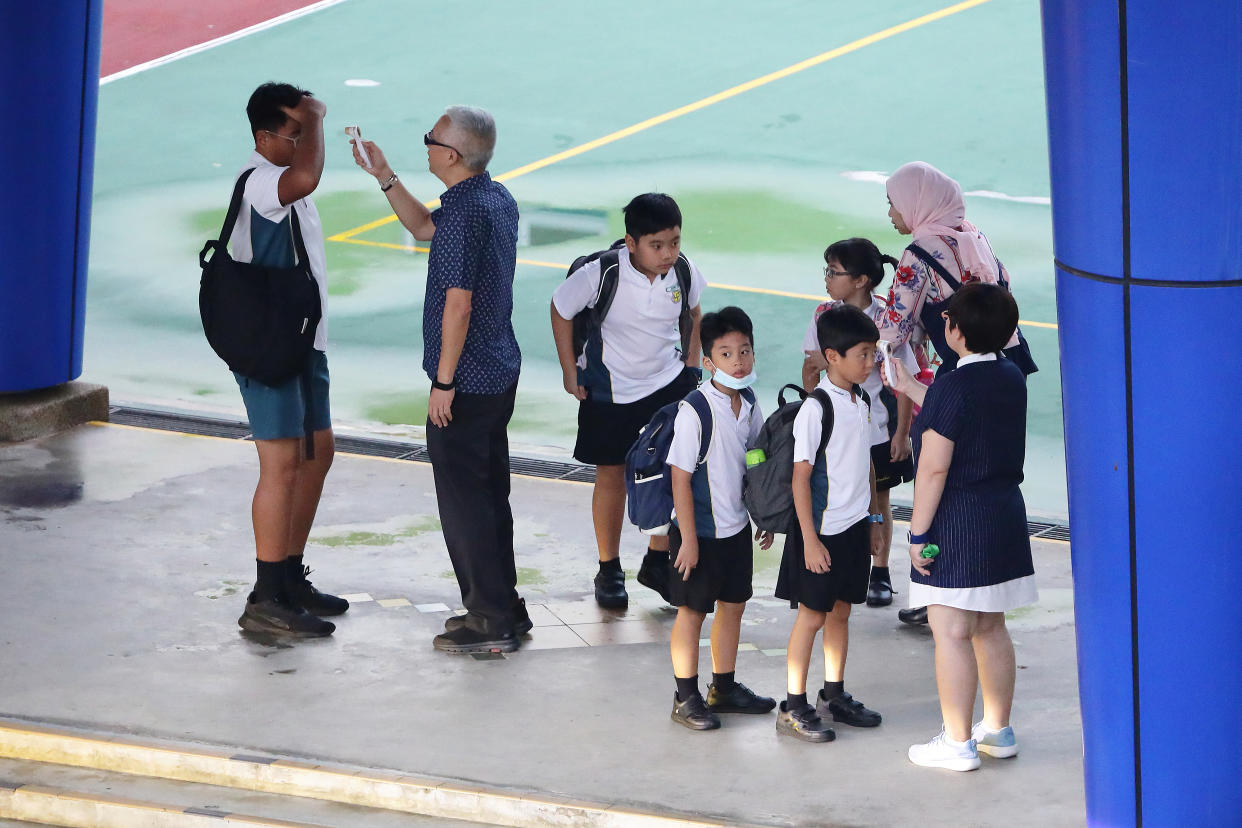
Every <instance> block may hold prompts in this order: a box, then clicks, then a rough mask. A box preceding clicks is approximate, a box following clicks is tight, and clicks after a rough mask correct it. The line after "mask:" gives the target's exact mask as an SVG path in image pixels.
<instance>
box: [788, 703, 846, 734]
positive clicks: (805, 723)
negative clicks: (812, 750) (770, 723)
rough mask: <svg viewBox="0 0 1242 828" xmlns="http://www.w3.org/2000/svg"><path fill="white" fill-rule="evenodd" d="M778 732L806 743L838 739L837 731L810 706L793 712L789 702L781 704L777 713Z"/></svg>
mask: <svg viewBox="0 0 1242 828" xmlns="http://www.w3.org/2000/svg"><path fill="white" fill-rule="evenodd" d="M776 732H777V733H783V734H784V735H786V736H792V737H794V738H795V739H801V740H802V741H804V742H831V741H832V740H833V739H835V738H837V734H836V731H834V730H833V729H832V728H831V727H829V726H828V723H827V722H825V721H824V720H823V719H822V718H820V716H819V714H818V713H816V712H815V708H814V707H811V706H810V705H809V704H808V705H807V706H806V707H804V708H802V709H801V710H792V711H791V710H790V709H789V703H788V702H781V705H780V708H779V709H778V711H777V713H776Z"/></svg>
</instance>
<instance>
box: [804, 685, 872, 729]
mask: <svg viewBox="0 0 1242 828" xmlns="http://www.w3.org/2000/svg"><path fill="white" fill-rule="evenodd" d="M815 712H816V713H818V714H819V715H820V717H822V718H825V719H827V718H828V717H829V716H831V717H832V720H833V721H834V722H844V723H845V724H847V725H851V726H853V727H878V726H879V724H880V721H881V718H882V717H881V716H880V714H879V713H876V712H875V711H874V710H869V709H867V708H866V707H864V706H863V703H862V702H860V701H859V700H858V699H856V698H854V697H853V696H851V695H850V694H849V693H845V692H842V693H841V695H839V696H837V697H836V698H835V699H825V698H824V691H823V690H820V691H819V696H817V697H816V699H815Z"/></svg>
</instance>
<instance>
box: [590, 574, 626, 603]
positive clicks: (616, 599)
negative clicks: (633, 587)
mask: <svg viewBox="0 0 1242 828" xmlns="http://www.w3.org/2000/svg"><path fill="white" fill-rule="evenodd" d="M595 603H597V604H599V605H600V606H601V607H603V608H604V609H625V608H626V607H628V606H629V605H630V596H629V595H627V594H626V592H625V573H624V572H622V571H620V570H617V569H607V570H605V569H601V570H600V571H599V573H598V574H596V576H595Z"/></svg>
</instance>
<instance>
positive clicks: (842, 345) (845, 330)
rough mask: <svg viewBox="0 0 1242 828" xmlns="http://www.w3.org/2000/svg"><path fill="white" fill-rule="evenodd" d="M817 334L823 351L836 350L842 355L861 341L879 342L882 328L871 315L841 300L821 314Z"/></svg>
mask: <svg viewBox="0 0 1242 828" xmlns="http://www.w3.org/2000/svg"><path fill="white" fill-rule="evenodd" d="M815 334H816V335H817V336H818V337H819V347H820V350H823V351H836V352H837V353H838V354H840V355H841V356H845V352H846V351H848V350H849V349H850V348H853V347H854V346H855V345H857V344H858V343H859V342H879V341H880V329H879V328H877V327H876V326H875V323H874V322H872V321H871V317H870V316H867V314H865V313H863V311H862V310H860V309H859V308H856V307H854V306H853V305H851V304H849V303H847V302H839V303H837V304H835V305H833V306H832V307H830V308H828V309H827V310H825V311H824V312H823V313H821V314H820V315H819V319H818V320H817V321H816V322H815Z"/></svg>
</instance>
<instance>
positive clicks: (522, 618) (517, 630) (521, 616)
mask: <svg viewBox="0 0 1242 828" xmlns="http://www.w3.org/2000/svg"><path fill="white" fill-rule="evenodd" d="M465 625H466V616H465V615H451V616H449V618H448V619H447V620H446V621H445V622H444V631H445V632H452V631H453V630H455V629H458V628H459V627H464V626H465ZM534 627H535V623H534V622H533V621H531V620H530V613H528V612H527V611H526V599H525V598H519V599H518V601H517V603H516V604H514V605H513V634H514V635H526V634H527V633H528V632H530V631H531V630H532V629H534Z"/></svg>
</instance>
